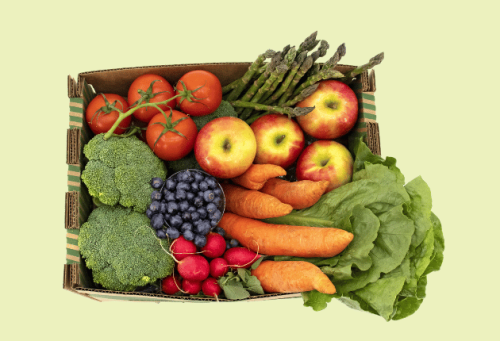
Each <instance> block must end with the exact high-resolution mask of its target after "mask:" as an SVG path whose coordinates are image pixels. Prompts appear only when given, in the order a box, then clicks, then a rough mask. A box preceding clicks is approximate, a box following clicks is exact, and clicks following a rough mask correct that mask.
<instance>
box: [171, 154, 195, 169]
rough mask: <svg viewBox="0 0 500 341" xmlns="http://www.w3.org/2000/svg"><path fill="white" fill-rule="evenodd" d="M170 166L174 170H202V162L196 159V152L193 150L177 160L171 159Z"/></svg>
mask: <svg viewBox="0 0 500 341" xmlns="http://www.w3.org/2000/svg"><path fill="white" fill-rule="evenodd" d="M168 167H169V168H170V170H171V171H172V172H174V173H175V172H179V171H181V170H184V169H199V170H202V168H201V166H200V164H199V163H198V162H197V161H196V158H195V157H194V153H193V152H191V153H189V154H188V155H186V156H184V157H183V158H182V159H180V160H177V161H169V162H168Z"/></svg>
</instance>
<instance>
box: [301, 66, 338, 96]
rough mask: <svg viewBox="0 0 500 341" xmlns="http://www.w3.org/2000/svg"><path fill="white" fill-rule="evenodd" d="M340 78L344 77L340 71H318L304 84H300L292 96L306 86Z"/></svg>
mask: <svg viewBox="0 0 500 341" xmlns="http://www.w3.org/2000/svg"><path fill="white" fill-rule="evenodd" d="M342 77H344V74H342V73H341V72H340V71H337V70H334V69H326V70H324V69H323V70H321V71H319V72H318V73H317V74H315V75H312V76H311V77H309V78H307V79H306V81H305V82H304V83H302V84H300V86H299V87H298V88H297V89H296V90H295V91H294V92H293V94H294V95H295V96H296V95H298V94H299V93H300V92H301V91H302V90H304V89H305V88H307V87H308V86H310V85H313V84H315V83H317V82H319V81H321V80H324V79H330V78H342Z"/></svg>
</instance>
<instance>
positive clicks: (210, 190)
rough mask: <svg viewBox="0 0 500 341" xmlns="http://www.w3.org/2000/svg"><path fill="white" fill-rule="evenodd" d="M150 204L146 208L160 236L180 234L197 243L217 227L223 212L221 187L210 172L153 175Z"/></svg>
mask: <svg viewBox="0 0 500 341" xmlns="http://www.w3.org/2000/svg"><path fill="white" fill-rule="evenodd" d="M151 187H153V188H154V191H153V193H152V194H151V200H152V202H151V205H150V206H149V208H148V209H147V210H146V215H147V217H148V218H149V219H150V222H151V227H153V228H154V229H155V230H156V236H157V237H158V238H161V239H165V238H167V237H168V238H170V239H177V238H179V237H180V236H181V235H182V236H183V237H184V238H185V239H186V240H192V241H193V242H194V243H195V245H196V246H198V247H203V246H205V244H206V242H207V239H206V235H207V234H208V233H209V232H210V231H212V230H213V229H215V228H216V226H217V224H218V223H219V221H220V220H221V218H222V215H223V214H224V209H225V207H226V198H225V196H224V192H223V191H222V187H221V186H220V184H219V183H218V182H217V180H216V179H215V178H214V177H213V176H211V175H210V174H208V173H206V172H204V171H201V170H197V169H186V170H182V171H179V172H177V173H174V174H173V175H171V176H170V177H169V178H168V179H167V180H166V181H163V180H162V179H161V178H153V179H152V180H151Z"/></svg>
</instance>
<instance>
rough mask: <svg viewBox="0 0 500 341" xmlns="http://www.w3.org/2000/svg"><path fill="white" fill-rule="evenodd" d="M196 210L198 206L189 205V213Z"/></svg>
mask: <svg viewBox="0 0 500 341" xmlns="http://www.w3.org/2000/svg"><path fill="white" fill-rule="evenodd" d="M196 210H197V208H196V207H194V206H189V208H188V209H187V211H188V212H189V213H193V212H196Z"/></svg>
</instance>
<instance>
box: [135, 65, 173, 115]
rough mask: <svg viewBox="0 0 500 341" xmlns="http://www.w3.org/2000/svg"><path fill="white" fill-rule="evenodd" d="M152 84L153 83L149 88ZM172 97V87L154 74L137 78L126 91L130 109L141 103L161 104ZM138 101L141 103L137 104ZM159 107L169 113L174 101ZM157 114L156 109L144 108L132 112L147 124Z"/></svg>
mask: <svg viewBox="0 0 500 341" xmlns="http://www.w3.org/2000/svg"><path fill="white" fill-rule="evenodd" d="M152 82H154V83H153V87H152V88H151V83H152ZM159 92H161V93H159ZM174 95H175V93H174V88H173V87H172V85H170V83H169V82H168V81H167V80H166V79H165V78H163V77H161V76H158V75H154V74H145V75H142V76H139V77H137V78H136V79H135V80H134V81H133V82H132V85H130V88H129V89H128V101H129V103H130V106H131V107H134V106H136V105H139V104H142V103H157V102H163V101H165V100H167V99H169V98H171V97H174ZM141 98H142V101H141ZM139 101H141V103H139ZM159 107H160V108H162V109H163V110H165V111H169V110H170V108H172V109H174V108H175V100H172V101H170V102H168V103H167V104H162V105H159ZM159 112H160V111H159V110H158V109H156V108H153V107H145V108H140V109H137V110H136V111H134V116H135V117H136V118H137V119H139V120H141V121H143V122H149V121H150V120H151V118H152V117H153V116H154V115H156V114H157V113H159Z"/></svg>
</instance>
